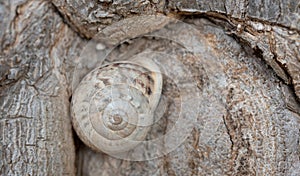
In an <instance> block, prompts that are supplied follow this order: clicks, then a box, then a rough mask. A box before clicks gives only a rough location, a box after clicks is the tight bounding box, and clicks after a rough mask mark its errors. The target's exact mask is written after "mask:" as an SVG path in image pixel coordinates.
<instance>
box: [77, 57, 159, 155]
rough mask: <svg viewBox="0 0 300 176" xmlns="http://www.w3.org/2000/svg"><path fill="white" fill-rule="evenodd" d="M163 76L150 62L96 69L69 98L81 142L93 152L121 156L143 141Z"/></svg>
mask: <svg viewBox="0 0 300 176" xmlns="http://www.w3.org/2000/svg"><path fill="white" fill-rule="evenodd" d="M161 89H162V76H161V73H160V72H159V68H158V66H156V64H155V63H154V62H153V61H152V60H150V59H142V60H133V61H126V62H115V63H111V64H108V65H104V66H101V67H98V68H96V69H94V70H93V71H91V72H90V73H88V74H87V75H86V76H85V77H84V78H83V79H82V81H81V82H80V84H79V85H78V87H77V88H76V90H75V93H74V94H73V97H72V109H71V112H72V122H73V125H74V127H75V130H76V132H77V134H78V135H79V137H80V139H81V140H82V141H83V142H84V143H85V144H87V145H88V146H90V147H91V148H93V149H94V150H96V151H102V152H105V153H108V154H110V153H112V154H113V153H121V152H125V151H128V150H130V149H132V148H134V147H135V146H136V145H138V144H139V142H141V141H142V140H144V139H145V137H146V135H147V133H148V131H149V129H150V126H151V124H152V123H153V114H154V111H155V108H156V106H157V104H158V102H159V99H160V94H161Z"/></svg>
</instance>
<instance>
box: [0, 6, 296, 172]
mask: <svg viewBox="0 0 300 176" xmlns="http://www.w3.org/2000/svg"><path fill="white" fill-rule="evenodd" d="M299 9H300V8H299V1H297V0H288V1H275V2H274V1H270V0H265V1H260V0H256V1H247V0H240V1H219V0H218V1H202V0H192V1H187V0H184V1H182V0H181V1H179V0H174V1H164V0H151V1H150V0H139V1H127V0H126V1H125V0H124V1H123V0H114V1H112V0H99V1H90V0H86V1H82V0H79V1H58V0H52V1H51V2H50V1H46V0H41V1H38V0H14V1H9V0H5V1H2V2H0V41H1V45H0V49H1V50H0V118H1V120H0V130H1V133H0V141H1V145H0V174H1V175H68V174H69V175H75V174H76V172H77V174H78V175H299V174H300V170H299V168H300V161H299V156H300V153H299V151H300V145H299V140H300V137H299V136H300V116H299V114H300V105H299V98H300V74H299V73H300V53H299V52H300V37H299V32H300V26H299V24H300V23H299V20H300V15H299V13H300V12H299ZM142 14H148V15H149V14H165V15H167V16H172V17H176V18H177V19H183V20H185V22H186V23H189V24H190V25H191V26H193V28H194V29H197V33H194V32H193V31H191V30H190V28H187V27H186V26H185V25H180V23H179V24H178V23H177V24H176V23H175V24H173V23H171V22H173V21H172V20H171V21H170V23H171V24H169V25H167V26H166V24H167V23H166V21H163V22H162V23H157V24H155V25H153V28H151V30H145V31H141V30H140V29H134V30H137V33H138V35H142V34H143V33H146V32H151V31H154V30H157V29H160V28H163V27H165V26H166V27H165V28H164V29H162V30H158V31H157V32H156V33H154V34H155V35H159V36H162V37H164V38H165V39H162V38H155V37H154V38H153V37H143V38H137V39H132V40H128V41H127V42H125V43H124V44H122V45H120V46H119V47H117V48H116V49H115V50H114V52H112V54H111V55H110V57H109V58H108V59H109V60H116V59H126V58H128V57H130V56H132V55H134V54H136V53H140V52H143V51H144V50H145V49H148V50H150V51H153V52H157V51H160V52H161V51H163V52H167V53H173V54H174V55H176V57H177V59H179V60H180V61H182V62H183V63H184V64H185V65H186V66H187V67H188V68H189V70H190V71H191V72H192V75H193V77H194V79H195V80H196V84H197V86H198V88H199V90H198V91H199V92H200V95H201V97H202V99H203V102H202V104H201V106H200V107H199V108H200V113H199V116H198V118H197V119H196V123H195V125H194V127H193V128H192V129H191V133H190V134H189V137H188V139H187V140H186V141H185V142H184V143H182V145H180V146H179V147H178V148H177V149H176V150H175V151H173V152H171V153H169V154H168V155H166V156H163V157H161V158H158V159H154V160H149V161H143V162H130V161H124V160H118V159H115V158H112V157H109V156H107V155H105V154H103V153H95V152H93V151H91V150H90V149H89V148H87V147H85V146H84V145H83V144H82V143H81V142H80V141H79V139H77V138H76V135H74V136H73V134H72V133H73V132H72V129H71V123H70V114H69V106H70V103H69V99H70V97H71V94H72V90H71V89H72V86H71V79H72V75H73V71H74V67H75V64H76V63H77V60H76V59H77V56H78V55H79V53H80V52H81V51H82V48H83V46H85V45H86V41H85V39H83V37H86V38H91V37H92V36H94V35H95V34H96V33H98V32H99V31H102V29H103V31H105V29H106V27H107V26H108V28H109V27H111V26H113V24H115V23H117V22H119V21H122V20H123V19H127V18H130V17H134V16H139V15H142ZM132 24H134V23H132ZM124 26H126V24H124ZM119 27H120V26H119ZM111 28H112V29H113V27H111ZM127 29H130V28H127ZM165 29H168V30H169V31H170V30H171V31H173V33H166V30H165ZM114 30H115V31H117V28H116V29H114ZM124 34H126V33H124ZM138 35H135V32H134V31H132V32H131V33H130V36H129V38H133V37H136V36H138ZM80 36H81V37H80ZM174 36H176V37H178V38H177V39H176V40H178V41H179V42H182V43H184V44H186V45H187V46H192V47H194V48H196V49H198V50H197V51H198V52H197V53H196V54H194V55H191V53H190V52H187V51H186V50H185V49H184V48H182V46H180V45H178V44H176V42H174V40H173V42H170V41H169V40H167V39H166V38H172V37H174ZM125 38H126V37H125ZM191 38H192V40H190V39H191ZM166 65H167V66H168V64H167V63H166ZM169 66H172V64H171V63H169ZM268 66H270V67H268ZM87 70H89V69H87ZM165 82H166V83H165V85H164V94H165V97H166V100H167V102H168V105H169V106H168V108H167V112H166V113H165V114H164V117H165V118H163V119H162V120H163V121H161V122H160V123H158V125H157V126H155V127H153V131H152V132H151V133H150V134H149V136H148V138H149V139H151V138H154V137H155V136H157V135H161V133H162V134H164V133H165V132H166V131H168V130H169V129H170V128H172V126H173V125H174V120H176V117H175V116H174V113H176V112H178V109H177V108H178V106H176V101H175V100H177V98H178V97H177V96H178V91H177V89H176V86H175V87H174V83H173V82H172V81H171V80H165ZM291 85H292V86H291ZM297 97H298V100H297ZM74 141H75V145H74ZM75 147H76V149H77V150H76V153H75ZM75 163H76V166H75Z"/></svg>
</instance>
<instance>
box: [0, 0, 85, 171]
mask: <svg viewBox="0 0 300 176" xmlns="http://www.w3.org/2000/svg"><path fill="white" fill-rule="evenodd" d="M0 9H1V10H0V14H1V15H0V16H1V18H0V21H1V23H0V24H1V29H0V31H1V34H0V38H1V46H0V48H1V53H0V131H1V132H0V136H1V137H0V138H1V145H0V148H1V149H0V174H1V175H74V174H75V172H76V171H75V146H74V142H73V135H72V130H71V129H72V127H71V123H70V118H69V97H70V92H69V86H68V81H69V80H68V78H67V77H68V76H67V74H68V73H67V72H66V70H68V69H69V67H70V66H71V65H70V64H69V63H70V61H71V60H72V59H74V57H76V53H78V52H77V50H76V49H77V48H79V46H78V45H77V44H78V43H80V42H82V40H81V39H80V38H79V37H78V36H77V34H75V33H74V32H73V31H72V30H70V29H69V28H68V26H67V25H66V24H64V23H63V20H62V19H61V17H60V16H59V15H58V14H57V12H56V11H55V9H54V7H53V5H52V4H51V3H49V2H48V1H35V0H24V1H3V2H1V3H0Z"/></svg>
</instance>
